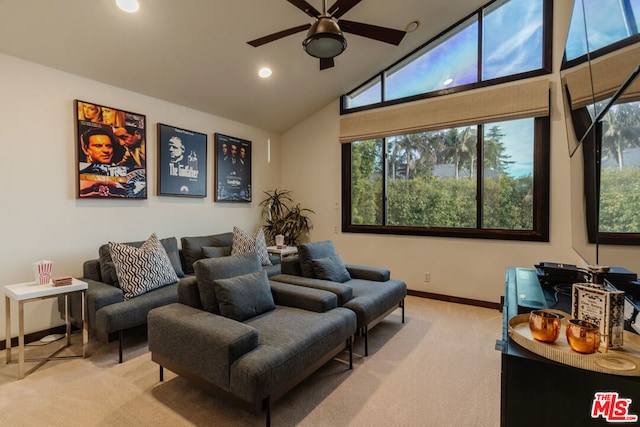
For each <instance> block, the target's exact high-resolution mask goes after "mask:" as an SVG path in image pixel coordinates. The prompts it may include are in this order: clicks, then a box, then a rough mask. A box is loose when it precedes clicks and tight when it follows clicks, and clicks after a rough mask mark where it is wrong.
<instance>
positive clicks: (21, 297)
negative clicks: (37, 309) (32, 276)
mask: <svg viewBox="0 0 640 427" xmlns="http://www.w3.org/2000/svg"><path fill="white" fill-rule="evenodd" d="M86 291H87V283H86V282H83V281H82V280H78V279H73V281H72V282H71V284H70V285H65V286H53V285H40V284H37V283H35V282H30V283H19V284H16V285H8V286H5V287H4V294H5V307H6V310H5V311H6V314H7V319H6V327H7V334H6V348H7V363H11V300H14V301H17V302H18V379H23V378H24V377H25V375H27V374H29V373H31V372H33V371H35V370H36V369H38V368H39V367H40V366H42V365H43V364H44V363H45V362H46V361H48V360H53V359H65V358H71V357H83V358H84V357H86V351H87V344H88V342H89V331H88V329H87V321H86V317H87V307H86V303H85V293H86ZM74 292H80V293H81V294H82V298H81V300H82V356H56V354H58V353H59V352H60V351H62V349H64V348H66V347H68V346H70V345H71V323H70V320H69V295H70V294H72V293H74ZM57 296H64V318H65V322H66V327H67V331H66V338H67V342H66V345H65V346H63V347H62V348H60V349H58V350H56V351H55V352H54V353H53V354H52V355H50V356H48V357H44V358H39V359H31V360H30V361H40V363H39V364H37V365H36V366H34V367H33V368H31V369H30V370H29V371H28V372H25V371H24V362H25V359H24V307H23V306H24V303H25V302H29V301H36V300H42V299H47V298H54V297H57Z"/></svg>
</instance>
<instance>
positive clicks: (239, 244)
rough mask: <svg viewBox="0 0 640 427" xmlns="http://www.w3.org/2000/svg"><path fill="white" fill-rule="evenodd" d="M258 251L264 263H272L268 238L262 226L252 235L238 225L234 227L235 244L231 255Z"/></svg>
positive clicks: (261, 261) (261, 262)
mask: <svg viewBox="0 0 640 427" xmlns="http://www.w3.org/2000/svg"><path fill="white" fill-rule="evenodd" d="M247 252H256V253H257V254H258V258H259V259H260V264H262V265H272V264H271V260H270V259H269V252H267V240H266V239H265V237H264V231H263V230H262V228H260V229H258V231H257V232H256V234H255V235H253V236H250V235H249V234H247V233H245V232H244V231H242V230H241V229H239V228H238V227H233V245H232V246H231V255H239V254H246V253H247Z"/></svg>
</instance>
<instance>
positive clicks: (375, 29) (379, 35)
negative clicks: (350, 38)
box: [338, 19, 406, 46]
mask: <svg viewBox="0 0 640 427" xmlns="http://www.w3.org/2000/svg"><path fill="white" fill-rule="evenodd" d="M338 25H339V26H340V29H341V30H342V31H343V32H345V33H351V34H356V35H358V36H362V37H367V38H370V39H374V40H378V41H381V42H385V43H389V44H394V45H396V46H397V45H399V44H400V42H401V41H402V38H403V37H404V35H405V34H406V31H400V30H394V29H393V28H387V27H379V26H377V25H371V24H363V23H361V22H353V21H345V20H344V19H341V20H340V21H338Z"/></svg>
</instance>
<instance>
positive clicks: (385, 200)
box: [382, 138, 389, 226]
mask: <svg viewBox="0 0 640 427" xmlns="http://www.w3.org/2000/svg"><path fill="white" fill-rule="evenodd" d="M388 182H389V180H388V179H387V138H382V224H383V225H384V226H387V225H389V224H388V223H387V209H388V203H389V200H388V199H389V198H388V197H387V185H388Z"/></svg>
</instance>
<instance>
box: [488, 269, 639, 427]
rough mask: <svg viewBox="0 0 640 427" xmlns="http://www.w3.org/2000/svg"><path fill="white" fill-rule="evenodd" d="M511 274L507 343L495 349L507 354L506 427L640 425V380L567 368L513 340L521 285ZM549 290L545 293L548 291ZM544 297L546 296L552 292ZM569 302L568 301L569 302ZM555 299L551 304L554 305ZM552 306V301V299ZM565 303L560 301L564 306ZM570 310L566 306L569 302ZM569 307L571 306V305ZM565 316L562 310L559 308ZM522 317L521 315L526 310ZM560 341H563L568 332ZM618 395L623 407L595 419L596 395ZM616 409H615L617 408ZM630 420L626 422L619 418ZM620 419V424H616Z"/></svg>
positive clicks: (500, 342) (504, 384)
mask: <svg viewBox="0 0 640 427" xmlns="http://www.w3.org/2000/svg"><path fill="white" fill-rule="evenodd" d="M510 277H513V274H511V275H510V274H509V269H507V274H506V283H505V295H504V302H503V317H502V340H498V341H497V343H496V349H498V350H501V351H502V373H501V414H500V425H501V426H503V427H527V426H545V427H552V426H562V427H569V426H575V427H585V426H607V425H608V426H611V425H640V377H629V376H619V375H609V374H602V373H598V372H592V371H588V370H584V369H579V368H574V367H571V366H567V365H563V364H560V363H557V362H554V361H551V360H549V359H546V358H544V357H541V356H538V355H537V354H535V353H532V352H530V351H528V350H526V349H524V348H523V347H521V346H520V345H518V344H517V343H515V342H514V341H512V340H511V339H510V338H509V335H508V321H509V319H510V318H511V317H513V316H515V315H517V314H518V305H517V294H516V291H517V289H516V284H515V283H514V281H513V280H510ZM543 290H544V288H543ZM544 291H545V296H547V294H548V290H544ZM565 298H568V296H567V297H565ZM549 299H550V298H547V301H548V302H549ZM551 301H552V304H550V308H553V307H551V305H553V302H554V301H553V298H551ZM562 302H563V301H562V300H560V303H562ZM564 303H565V306H566V301H564ZM569 304H570V302H569ZM557 308H559V309H561V310H563V311H566V310H564V309H563V308H561V307H557ZM521 311H522V310H521ZM559 339H564V331H563V334H562V335H561V337H560V338H559ZM598 392H605V393H612V392H615V393H617V394H618V397H619V399H630V400H631V401H630V402H621V405H618V406H620V407H623V406H626V410H621V409H620V408H618V409H617V410H615V411H611V414H610V415H611V416H610V417H609V419H607V417H606V416H605V413H606V412H607V411H608V410H605V409H602V408H603V407H606V404H601V405H600V406H599V407H600V410H599V411H598V412H599V413H600V415H599V416H598V417H597V418H593V417H592V416H591V415H592V408H593V404H594V399H595V396H596V393H598ZM614 406H615V405H612V406H611V407H612V408H613V407H614ZM623 413H624V414H626V415H624V416H622V415H620V414H623ZM627 416H628V417H631V418H633V416H637V417H638V420H637V421H635V422H629V421H626V422H622V418H624V417H627ZM616 418H618V420H616Z"/></svg>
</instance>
